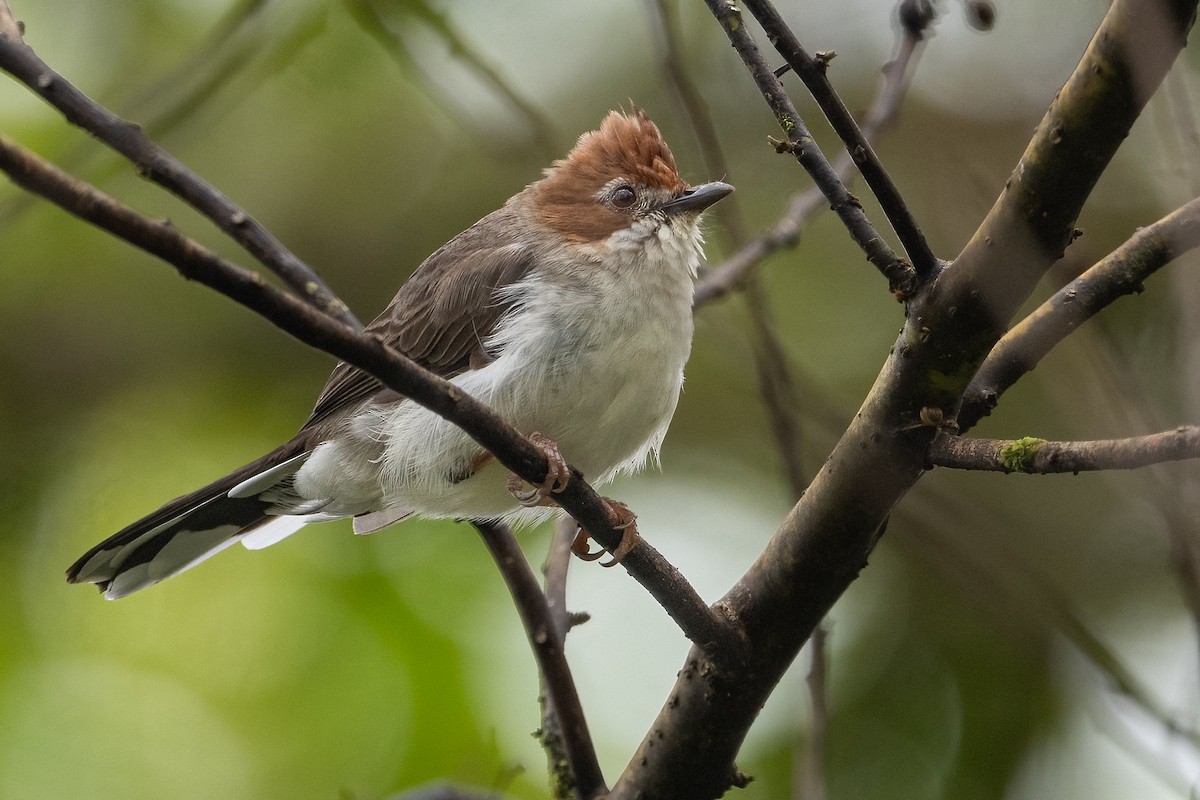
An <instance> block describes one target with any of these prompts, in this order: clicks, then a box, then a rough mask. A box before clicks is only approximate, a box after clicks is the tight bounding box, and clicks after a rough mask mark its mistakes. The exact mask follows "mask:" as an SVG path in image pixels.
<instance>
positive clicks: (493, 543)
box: [472, 521, 608, 800]
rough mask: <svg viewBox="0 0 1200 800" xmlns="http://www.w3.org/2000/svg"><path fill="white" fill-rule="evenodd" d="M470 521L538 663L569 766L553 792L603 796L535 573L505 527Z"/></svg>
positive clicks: (605, 789)
mask: <svg viewBox="0 0 1200 800" xmlns="http://www.w3.org/2000/svg"><path fill="white" fill-rule="evenodd" d="M472 524H473V525H474V526H475V528H476V529H477V530H478V531H479V535H480V536H481V537H483V542H484V544H485V545H487V549H488V552H490V553H491V554H492V558H494V559H495V561H496V566H497V567H498V568H499V569H500V574H501V575H503V576H504V582H505V583H506V584H507V585H508V591H509V592H510V593H511V594H512V597H513V602H514V603H515V604H516V606H517V611H518V613H520V615H521V623H522V624H523V625H524V626H525V635H526V636H527V637H528V638H529V646H530V648H532V650H533V655H534V658H535V659H536V660H537V663H538V671H539V673H540V674H541V677H542V686H543V687H544V691H545V692H546V694H547V695H548V705H549V707H550V709H552V712H548V713H552V714H553V716H554V718H555V722H556V731H555V733H556V734H557V737H558V738H559V740H560V742H559V743H560V744H561V745H562V750H563V751H564V752H565V754H566V757H567V762H568V764H569V766H570V773H571V774H570V776H566V775H562V774H561V773H559V772H557V771H556V772H555V775H556V776H557V777H558V778H559V780H560V781H567V780H569V779H570V778H573V781H571V783H572V784H573V785H571V786H564V787H562V788H563V789H564V790H565V791H563V792H560V793H558V794H556V795H555V796H558V797H565V796H568V795H569V794H570V793H571V792H572V791H574V792H577V793H578V796H579V797H580V798H583V800H591V798H595V797H598V796H601V795H604V794H606V793H607V792H608V785H607V784H605V782H604V775H603V773H601V771H600V763H599V762H598V761H597V760H596V750H595V748H594V747H593V746H592V736H591V734H590V733H589V732H588V726H587V718H586V717H585V716H584V714H583V707H582V706H581V705H580V703H579V693H578V692H577V691H576V690H575V679H574V678H573V677H572V676H571V668H570V667H569V666H568V665H567V658H566V653H565V652H564V650H563V647H564V640H563V637H562V635H561V634H560V633H559V630H558V627H557V625H556V624H555V621H554V618H553V615H552V614H551V613H550V606H549V604H548V603H547V602H546V595H545V594H544V593H543V592H542V589H541V587H540V586H538V581H537V576H535V575H534V573H533V569H532V568H531V567H530V566H529V561H527V560H526V558H525V554H524V553H522V552H521V547H520V545H518V544H517V539H516V537H515V536H513V534H512V531H510V530H509V529H508V528H507V527H506V526H504V525H502V524H500V523H497V522H482V521H475V522H473V523H472Z"/></svg>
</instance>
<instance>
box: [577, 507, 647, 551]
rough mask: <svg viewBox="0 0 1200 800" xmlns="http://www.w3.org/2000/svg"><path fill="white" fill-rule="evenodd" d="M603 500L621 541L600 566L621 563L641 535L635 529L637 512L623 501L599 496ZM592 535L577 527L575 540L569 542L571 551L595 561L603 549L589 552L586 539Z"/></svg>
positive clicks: (581, 527)
mask: <svg viewBox="0 0 1200 800" xmlns="http://www.w3.org/2000/svg"><path fill="white" fill-rule="evenodd" d="M600 499H601V500H603V501H604V504H605V506H606V507H607V508H608V510H609V513H610V515H611V516H613V517H615V518H616V522H615V523H613V527H614V528H616V529H617V530H619V531H620V532H621V542H620V544H618V545H617V549H616V550H613V551H612V559H610V560H609V561H606V562H604V563H603V564H601V565H600V566H602V567H615V566H616V565H617V564H620V563H621V559H623V558H625V556H627V555H629V551H630V550H632V549H633V548H634V546H635V545H636V544H637V543H638V539H640V538H641V537H640V536H639V534H638V529H637V514H634V513H633V512H632V511H630V510H629V506H627V505H625V504H624V503H622V502H620V501H617V500H613V499H611V498H608V497H602V498H600ZM591 537H592V535H591V534H590V533H588V531H587V529H585V528H584V527H583V526H582V525H581V526H580V527H579V533H577V534H575V540H574V541H573V542H571V552H572V553H574V554H575V555H577V556H579V557H580V558H582V559H583V560H584V561H595V560H596V559H598V558H600V557H601V556H603V555H604V551H603V550H597V551H596V552H594V553H593V552H591V548H590V546H589V545H588V540H589V539H590V538H591Z"/></svg>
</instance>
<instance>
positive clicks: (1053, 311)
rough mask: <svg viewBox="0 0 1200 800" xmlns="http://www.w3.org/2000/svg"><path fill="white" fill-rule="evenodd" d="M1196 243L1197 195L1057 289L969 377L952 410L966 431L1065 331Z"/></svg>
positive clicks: (1199, 230) (1199, 234) (1199, 227)
mask: <svg viewBox="0 0 1200 800" xmlns="http://www.w3.org/2000/svg"><path fill="white" fill-rule="evenodd" d="M1195 247H1200V198H1197V199H1195V200H1193V201H1191V202H1190V203H1188V204H1186V205H1184V206H1182V207H1181V208H1178V209H1176V210H1175V211H1174V212H1172V213H1170V214H1168V215H1167V216H1165V217H1163V218H1162V219H1160V220H1159V221H1158V222H1155V223H1154V224H1153V225H1148V226H1147V227H1145V228H1141V229H1139V230H1138V232H1137V233H1135V234H1134V235H1133V236H1132V237H1130V239H1129V240H1127V241H1126V242H1125V243H1124V244H1122V245H1121V246H1120V247H1118V248H1117V249H1116V250H1114V251H1113V252H1112V253H1111V254H1109V255H1108V256H1107V257H1106V258H1104V259H1103V260H1102V261H1100V262H1098V263H1097V264H1096V265H1095V266H1093V267H1092V268H1091V269H1089V270H1087V271H1086V272H1084V273H1083V274H1082V275H1080V276H1079V277H1078V278H1076V279H1075V280H1073V281H1071V282H1070V283H1068V284H1067V285H1066V286H1064V287H1063V288H1062V289H1060V290H1059V291H1058V292H1057V293H1055V295H1054V296H1053V297H1051V298H1050V299H1049V300H1047V301H1046V302H1045V303H1042V305H1040V306H1039V307H1038V308H1037V310H1035V311H1034V312H1033V313H1032V314H1030V315H1029V316H1028V317H1026V318H1025V319H1023V320H1021V322H1020V324H1018V325H1016V326H1014V327H1013V329H1012V330H1011V331H1009V332H1008V333H1007V334H1005V335H1004V337H1003V338H1002V339H1000V341H999V342H997V343H996V346H995V347H994V348H993V349H992V352H991V353H989V354H988V357H987V360H986V361H984V362H983V366H981V367H980V368H979V372H978V373H976V375H975V377H974V378H972V379H971V383H970V385H969V386H967V391H966V394H964V395H963V405H962V409H961V410H960V411H959V413H958V425H959V429H960V430H963V431H966V430H968V429H969V428H971V427H972V426H973V425H975V423H977V422H978V421H979V420H980V419H981V418H983V417H984V416H986V415H987V414H988V413H990V412H991V410H992V409H993V408H995V406H996V403H997V402H998V400H999V398H1000V395H1002V394H1003V393H1004V392H1005V391H1007V390H1008V388H1009V387H1010V386H1012V385H1013V384H1014V383H1016V382H1017V381H1018V380H1019V379H1020V378H1021V376H1023V375H1025V374H1026V373H1028V372H1030V371H1031V370H1032V369H1033V368H1034V367H1036V366H1037V365H1038V362H1040V361H1041V360H1042V358H1043V357H1045V355H1046V354H1047V353H1049V352H1050V350H1052V349H1053V348H1054V346H1055V345H1057V344H1058V343H1059V342H1061V341H1062V340H1063V339H1064V338H1065V337H1066V336H1067V334H1069V333H1071V332H1072V331H1074V330H1075V329H1076V328H1078V327H1079V326H1080V325H1082V324H1083V323H1084V322H1087V321H1088V320H1089V319H1091V318H1092V317H1093V316H1095V315H1096V314H1097V313H1099V312H1100V311H1101V310H1102V309H1104V308H1106V307H1107V306H1108V305H1109V304H1111V303H1113V302H1114V301H1115V300H1117V299H1118V298H1120V297H1123V296H1124V295H1127V294H1133V293H1135V292H1140V291H1141V290H1142V282H1143V281H1145V280H1146V278H1148V277H1150V275H1152V274H1154V272H1155V271H1157V270H1158V269H1159V268H1161V267H1163V266H1165V265H1166V264H1169V263H1170V262H1171V261H1173V260H1174V259H1176V258H1178V257H1179V256H1180V255H1182V254H1183V253H1185V252H1187V251H1189V250H1191V249H1193V248H1195Z"/></svg>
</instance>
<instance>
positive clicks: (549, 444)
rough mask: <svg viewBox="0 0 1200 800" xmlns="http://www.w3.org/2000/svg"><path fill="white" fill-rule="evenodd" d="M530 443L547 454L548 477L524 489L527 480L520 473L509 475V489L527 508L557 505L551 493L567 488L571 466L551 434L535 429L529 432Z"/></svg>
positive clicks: (544, 454) (543, 453) (558, 492)
mask: <svg viewBox="0 0 1200 800" xmlns="http://www.w3.org/2000/svg"><path fill="white" fill-rule="evenodd" d="M529 443H530V444H532V445H533V446H534V447H536V448H537V449H538V450H540V451H541V453H542V455H543V456H545V458H546V464H547V469H546V477H545V479H544V480H543V481H542V482H541V483H540V484H536V485H533V487H532V488H530V489H523V488H521V487H522V486H524V484H525V481H524V480H522V479H521V477H520V476H519V475H509V476H508V484H507V485H508V491H509V492H511V493H512V496H513V497H515V498H517V502H518V503H520V504H521V505H523V506H525V507H526V508H535V507H537V506H553V505H557V503H555V502H554V498H552V497H551V496H550V495H551V494H560V493H561V492H562V490H563V489H566V488H567V484H568V483H569V482H570V481H571V466H570V465H569V464H567V460H566V459H565V458H563V455H562V453H561V452H559V449H558V444H557V443H555V441H554V440H553V439H551V438H550V437H549V436H545V435H543V434H541V433H537V432H536V431H535V432H534V433H531V434H529Z"/></svg>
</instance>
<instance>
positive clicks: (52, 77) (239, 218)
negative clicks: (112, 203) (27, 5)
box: [0, 0, 362, 328]
mask: <svg viewBox="0 0 1200 800" xmlns="http://www.w3.org/2000/svg"><path fill="white" fill-rule="evenodd" d="M0 14H2V15H3V17H4V18H7V19H8V20H12V19H13V17H12V12H11V11H10V10H9V9H8V4H7V2H6V0H0ZM20 34H21V31H20V28H19V26H17V25H15V24H13V23H11V22H10V23H9V24H6V25H0V69H3V70H4V71H6V72H8V73H9V74H10V75H12V76H13V77H14V78H16V79H17V80H18V81H20V82H21V83H23V84H25V85H26V86H27V87H29V89H30V90H32V91H33V92H34V94H37V95H38V96H39V97H41V98H42V99H43V100H45V101H46V102H47V103H49V104H50V105H51V106H53V107H54V108H56V109H58V110H59V111H61V112H62V114H63V115H64V116H65V117H66V118H67V121H68V122H70V123H71V124H72V125H76V126H78V127H80V128H82V129H84V130H85V131H87V132H88V133H90V134H92V135H93V136H95V137H96V138H98V139H100V140H101V141H102V142H104V143H105V144H107V145H108V146H109V147H111V148H112V149H113V150H116V151H117V152H118V153H120V154H121V155H123V156H125V157H126V158H127V159H129V160H130V161H131V162H133V164H134V165H135V166H136V167H137V169H138V174H140V175H141V176H142V177H144V178H149V179H150V180H152V181H154V182H155V183H157V184H159V185H160V186H162V187H163V188H165V189H166V190H167V191H169V192H171V193H172V194H174V195H176V196H178V197H179V198H181V199H182V200H183V201H185V202H186V203H187V204H188V205H190V206H192V207H193V208H195V209H196V210H197V211H199V212H200V213H202V214H203V215H204V216H206V217H208V219H210V220H212V221H213V222H214V223H215V224H216V225H217V227H218V228H220V229H221V230H222V231H224V232H225V234H226V235H228V236H229V237H230V238H231V239H233V240H234V241H235V242H237V243H238V244H240V245H241V246H242V247H244V248H245V249H246V251H247V252H249V253H250V254H251V255H252V256H254V257H255V258H256V259H258V260H259V261H260V262H262V263H263V264H264V265H266V266H267V267H269V268H270V269H271V270H272V271H273V272H275V273H276V274H277V275H279V277H280V278H281V279H283V281H284V282H285V283H287V284H288V285H289V286H291V287H292V288H293V289H294V290H295V291H296V292H297V293H298V294H299V295H300V296H301V297H303V298H304V299H305V300H306V301H307V302H309V303H311V304H312V305H313V306H315V307H316V308H319V309H321V310H323V311H325V312H327V313H328V314H330V315H331V316H334V317H336V318H338V319H340V320H341V321H342V322H344V323H345V324H346V325H349V326H350V327H352V328H361V327H362V324H361V323H360V322H359V321H358V320H357V319H356V318H355V316H354V314H353V313H351V311H350V309H349V308H348V307H347V306H346V304H345V303H343V302H342V301H341V300H340V299H338V297H337V296H335V295H334V293H333V291H332V290H331V289H330V288H329V287H328V286H327V285H326V284H325V282H324V281H323V280H322V279H321V277H320V276H319V275H317V273H316V272H315V271H314V270H313V269H312V268H311V267H310V266H308V265H307V264H305V263H304V262H303V261H301V260H300V259H299V258H298V257H297V256H296V255H295V254H294V253H292V252H291V251H290V250H288V249H287V248H286V247H284V246H283V243H282V242H280V241H279V240H278V239H276V238H275V237H274V236H273V235H271V233H270V232H269V231H267V229H266V228H264V227H263V226H262V225H261V224H260V223H259V222H258V221H257V220H255V219H254V218H253V217H251V216H250V215H249V214H248V213H246V212H245V211H244V210H243V209H241V208H239V207H238V206H237V205H236V204H235V203H234V202H233V201H231V200H230V199H229V198H227V197H226V196H225V195H224V194H222V193H221V192H220V191H218V190H217V188H216V187H215V186H213V185H212V184H210V183H208V182H207V181H205V180H204V179H202V178H200V177H199V176H198V175H196V174H195V173H194V172H192V171H191V170H189V169H188V168H187V167H185V166H184V165H183V164H182V163H180V161H179V160H178V159H176V158H175V157H174V156H172V155H171V154H170V153H168V152H167V151H166V150H163V149H162V148H161V147H159V146H158V145H157V144H155V143H154V142H152V141H151V140H150V138H149V137H147V136H146V134H145V133H143V131H142V129H141V127H140V126H138V125H135V124H133V123H131V122H127V121H125V120H123V119H121V118H120V117H118V116H117V115H116V114H114V113H112V112H111V111H109V110H108V109H106V108H104V107H103V106H101V105H99V104H98V103H96V102H94V101H93V100H92V99H91V98H89V97H88V96H87V95H85V94H84V93H83V92H81V91H80V90H79V89H77V88H76V87H75V86H74V85H72V84H71V83H70V82H69V81H68V80H66V79H65V78H64V77H63V76H62V75H59V74H58V73H57V72H55V71H54V70H53V69H51V68H50V66H49V65H48V64H46V62H44V61H42V60H41V59H40V58H39V57H38V56H37V54H36V53H34V52H33V49H32V48H30V47H29V46H28V45H27V44H25V42H24V40H23V39H22V38H21V35H20Z"/></svg>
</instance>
